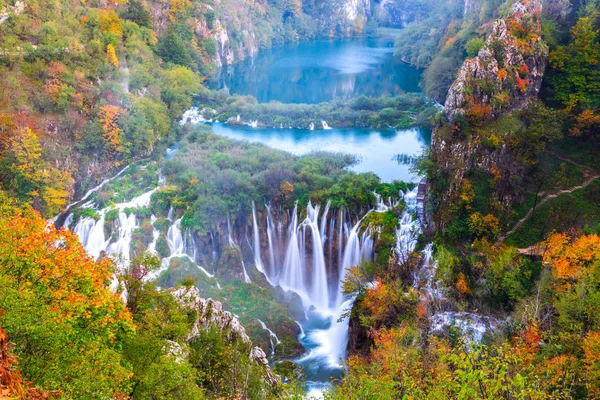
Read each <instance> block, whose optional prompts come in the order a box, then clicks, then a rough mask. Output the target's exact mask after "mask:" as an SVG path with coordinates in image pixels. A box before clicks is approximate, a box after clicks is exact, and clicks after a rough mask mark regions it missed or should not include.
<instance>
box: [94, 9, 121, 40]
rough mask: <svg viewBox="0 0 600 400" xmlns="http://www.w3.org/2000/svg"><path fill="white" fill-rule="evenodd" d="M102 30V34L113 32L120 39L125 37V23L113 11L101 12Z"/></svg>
mask: <svg viewBox="0 0 600 400" xmlns="http://www.w3.org/2000/svg"><path fill="white" fill-rule="evenodd" d="M99 15H100V29H101V30H102V32H113V33H115V34H116V35H117V36H118V37H122V36H123V22H122V21H121V18H119V16H118V15H117V13H116V12H114V11H113V10H100V11H99Z"/></svg>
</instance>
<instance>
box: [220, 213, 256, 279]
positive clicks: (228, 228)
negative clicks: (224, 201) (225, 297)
mask: <svg viewBox="0 0 600 400" xmlns="http://www.w3.org/2000/svg"><path fill="white" fill-rule="evenodd" d="M227 241H228V242H229V246H231V247H234V248H236V249H239V248H240V247H239V246H238V245H237V244H236V243H235V241H234V240H233V237H232V236H231V220H230V219H229V215H228V216H227ZM241 261H242V272H243V273H244V282H246V283H252V280H251V279H250V276H249V275H248V272H247V271H246V264H245V263H244V258H243V257H242V259H241ZM218 284H219V282H217V285H218ZM219 289H220V287H219Z"/></svg>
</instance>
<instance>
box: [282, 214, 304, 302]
mask: <svg viewBox="0 0 600 400" xmlns="http://www.w3.org/2000/svg"><path fill="white" fill-rule="evenodd" d="M288 237H289V240H288V246H287V250H286V253H285V259H284V261H283V271H282V272H281V278H280V279H279V281H278V283H279V284H280V285H281V287H283V288H284V289H287V290H293V291H295V292H296V293H298V294H299V295H300V296H303V295H304V297H306V296H305V294H306V288H305V287H304V265H303V264H304V263H303V261H304V260H303V259H301V258H300V248H299V246H298V204H297V203H296V206H295V207H294V211H293V213H292V221H291V223H290V226H289V228H288Z"/></svg>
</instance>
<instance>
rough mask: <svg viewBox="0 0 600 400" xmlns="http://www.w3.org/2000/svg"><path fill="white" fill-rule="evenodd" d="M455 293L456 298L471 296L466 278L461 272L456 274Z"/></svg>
mask: <svg viewBox="0 0 600 400" xmlns="http://www.w3.org/2000/svg"><path fill="white" fill-rule="evenodd" d="M456 291H457V292H458V297H461V298H462V297H465V296H468V295H470V294H471V289H470V288H469V284H468V282H467V278H466V277H465V274H463V273H462V272H460V273H459V274H458V279H457V280H456Z"/></svg>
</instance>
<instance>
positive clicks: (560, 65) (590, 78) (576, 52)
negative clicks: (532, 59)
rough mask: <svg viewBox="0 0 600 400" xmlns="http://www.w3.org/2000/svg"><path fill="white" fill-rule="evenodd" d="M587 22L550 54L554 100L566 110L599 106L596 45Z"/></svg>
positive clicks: (599, 56)
mask: <svg viewBox="0 0 600 400" xmlns="http://www.w3.org/2000/svg"><path fill="white" fill-rule="evenodd" d="M597 39H598V32H596V31H594V28H593V25H592V21H591V20H590V19H589V18H581V19H579V21H577V24H576V25H575V26H574V27H573V29H571V41H570V42H569V44H568V45H567V46H559V47H558V48H557V49H556V50H555V51H553V52H552V53H551V54H550V63H551V65H552V66H553V68H554V70H555V71H554V72H555V74H554V76H553V77H552V85H553V86H554V96H555V98H556V99H557V100H559V101H561V102H562V103H563V104H565V105H566V106H567V107H568V108H573V107H575V106H578V105H581V106H583V107H586V108H590V107H594V106H600V69H599V67H598V62H599V61H600V43H598V40H597Z"/></svg>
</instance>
